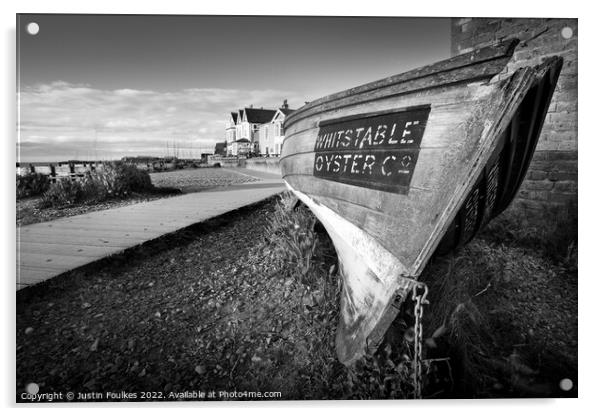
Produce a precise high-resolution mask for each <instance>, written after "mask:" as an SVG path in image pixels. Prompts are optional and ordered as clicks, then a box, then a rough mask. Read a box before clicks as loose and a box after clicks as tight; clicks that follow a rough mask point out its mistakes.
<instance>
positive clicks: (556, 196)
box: [549, 192, 577, 204]
mask: <svg viewBox="0 0 602 416" xmlns="http://www.w3.org/2000/svg"><path fill="white" fill-rule="evenodd" d="M549 197H550V202H556V203H559V204H567V203H570V202H575V201H576V200H577V194H575V193H560V192H553V193H551V194H550V195H549Z"/></svg>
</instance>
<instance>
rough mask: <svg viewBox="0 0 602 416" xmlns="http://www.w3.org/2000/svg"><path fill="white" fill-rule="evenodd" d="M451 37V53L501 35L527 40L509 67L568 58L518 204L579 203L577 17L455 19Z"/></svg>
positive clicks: (536, 206) (532, 207)
mask: <svg viewBox="0 0 602 416" xmlns="http://www.w3.org/2000/svg"><path fill="white" fill-rule="evenodd" d="M451 35H452V37H451V38H452V42H451V53H452V56H453V55H458V54H461V53H465V52H469V51H471V50H473V49H475V48H479V47H482V46H486V45H490V44H492V43H495V42H497V41H499V40H502V39H508V38H512V37H515V38H518V39H521V40H523V41H524V43H522V44H520V45H519V46H518V47H517V49H516V51H515V55H514V58H513V60H512V61H511V63H510V65H509V69H513V68H516V67H520V66H524V65H525V64H532V63H538V62H540V61H541V60H542V58H544V57H546V56H552V55H558V56H562V57H563V58H564V65H563V68H562V71H561V73H560V78H559V79H558V85H557V86H556V91H555V92H554V96H553V97H552V102H551V104H550V108H549V110H548V115H547V117H546V121H545V124H544V126H543V130H542V132H541V136H540V137H539V143H538V145H537V149H536V151H535V154H534V156H533V161H532V162H531V166H530V168H529V172H528V173H527V176H526V178H525V181H524V182H523V185H522V187H521V189H520V191H519V193H518V195H517V199H516V201H515V202H514V204H515V205H517V206H521V207H523V208H526V209H528V210H540V209H541V208H542V207H543V206H552V205H556V206H567V205H570V204H573V203H575V204H576V201H577V19H502V18H454V19H452V28H451ZM569 35H570V36H569Z"/></svg>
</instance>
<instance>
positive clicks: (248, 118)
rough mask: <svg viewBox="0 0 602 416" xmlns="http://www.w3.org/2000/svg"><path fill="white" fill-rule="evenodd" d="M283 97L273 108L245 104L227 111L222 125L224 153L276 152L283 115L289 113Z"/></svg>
mask: <svg viewBox="0 0 602 416" xmlns="http://www.w3.org/2000/svg"><path fill="white" fill-rule="evenodd" d="M292 112H293V110H292V109H290V108H289V107H288V104H287V102H286V100H284V103H283V104H282V106H281V107H280V108H278V109H276V110H271V109H265V108H253V107H252V106H251V107H246V108H244V109H242V110H238V111H237V112H232V113H230V116H229V117H228V123H227V125H226V141H227V143H228V145H227V154H228V156H242V155H244V156H253V155H262V156H279V155H280V152H281V149H282V141H283V139H284V132H283V129H282V123H283V122H284V118H285V117H286V116H287V115H288V114H290V113H292Z"/></svg>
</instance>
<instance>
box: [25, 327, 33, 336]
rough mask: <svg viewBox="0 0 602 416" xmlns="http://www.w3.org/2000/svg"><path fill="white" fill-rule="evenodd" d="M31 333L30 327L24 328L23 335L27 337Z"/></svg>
mask: <svg viewBox="0 0 602 416" xmlns="http://www.w3.org/2000/svg"><path fill="white" fill-rule="evenodd" d="M32 332H33V328H32V327H27V328H25V335H29V334H31V333H32Z"/></svg>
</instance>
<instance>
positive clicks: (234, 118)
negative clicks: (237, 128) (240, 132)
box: [230, 113, 238, 124]
mask: <svg viewBox="0 0 602 416" xmlns="http://www.w3.org/2000/svg"><path fill="white" fill-rule="evenodd" d="M230 115H231V116H232V120H234V124H236V123H237V122H238V113H230Z"/></svg>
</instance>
